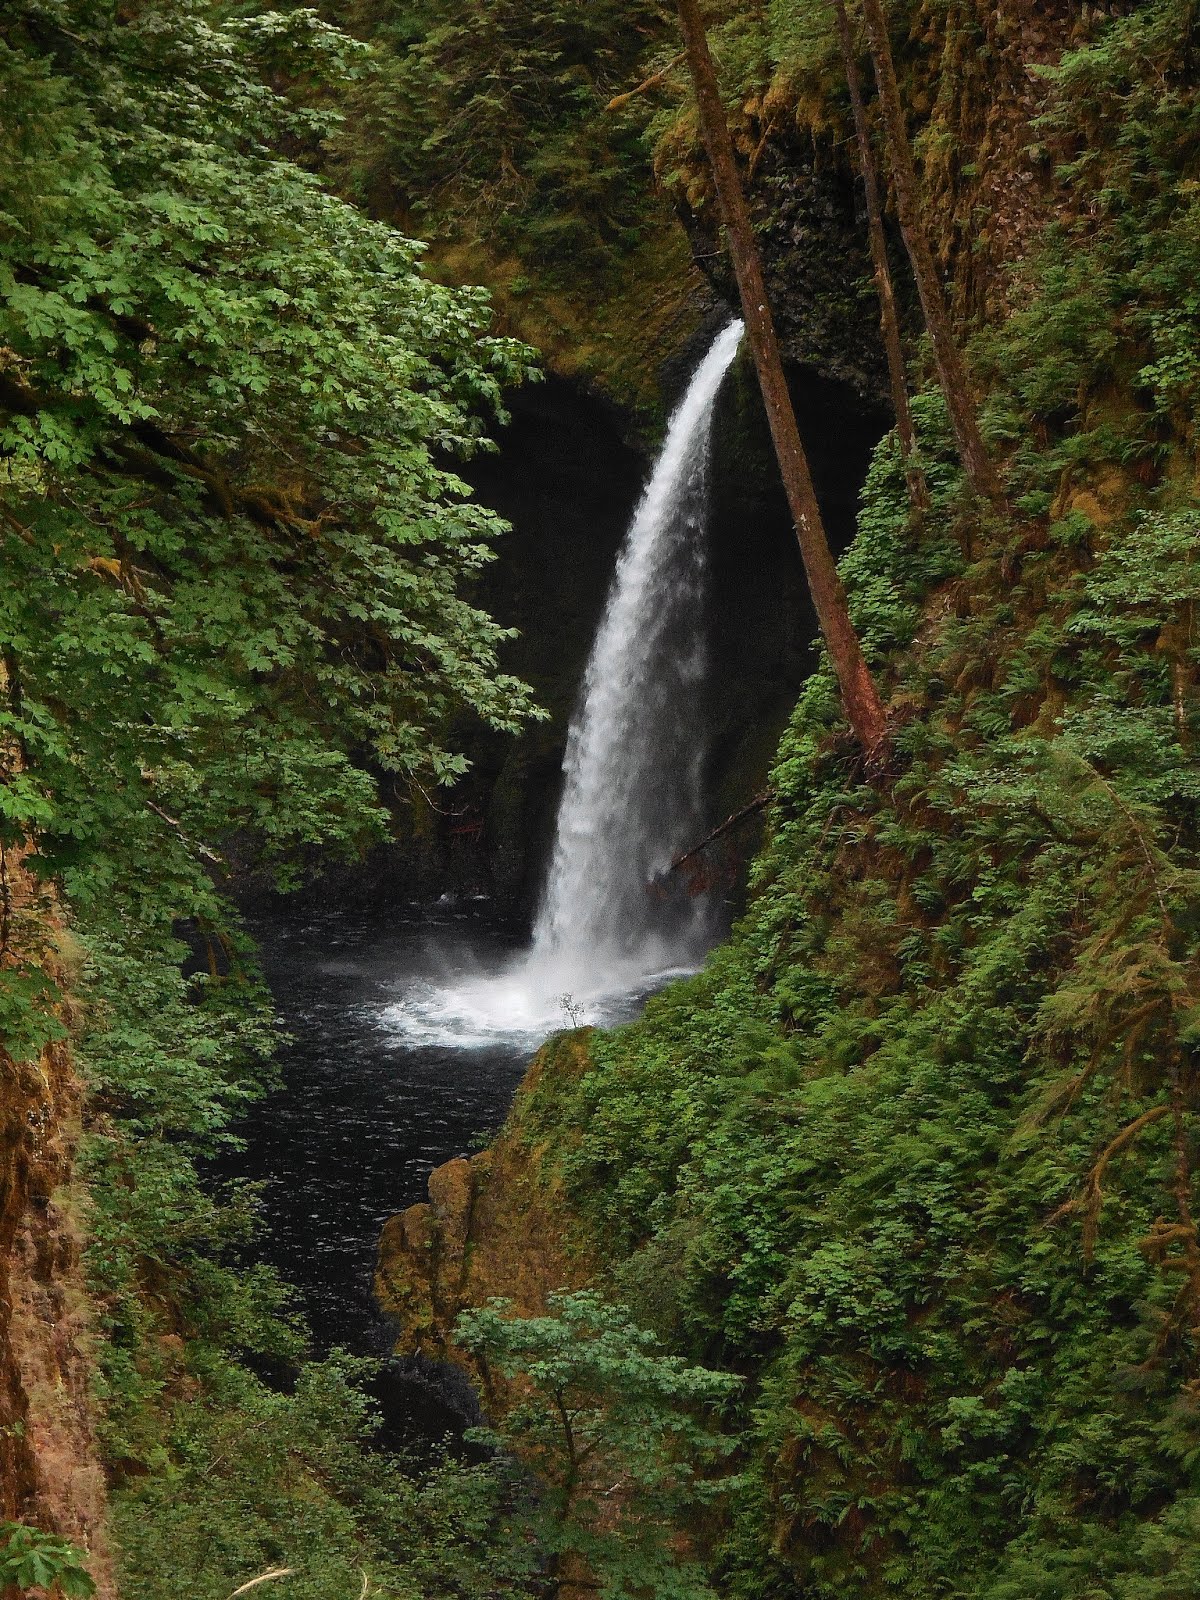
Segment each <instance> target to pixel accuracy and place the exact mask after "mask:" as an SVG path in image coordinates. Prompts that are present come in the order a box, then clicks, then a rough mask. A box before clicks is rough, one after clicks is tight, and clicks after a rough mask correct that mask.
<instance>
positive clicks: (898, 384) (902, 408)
mask: <svg viewBox="0 0 1200 1600" xmlns="http://www.w3.org/2000/svg"><path fill="white" fill-rule="evenodd" d="M834 15H835V17H836V20H837V33H838V44H839V45H840V47H841V51H842V61H843V64H844V66H845V71H846V87H847V88H848V89H849V91H850V108H851V111H852V112H853V114H854V137H855V140H856V142H857V144H858V162H859V168H860V170H861V172H862V180H863V192H864V195H865V198H866V203H867V232H868V234H869V236H870V240H871V264H872V266H873V267H874V269H875V290H876V293H877V294H878V296H879V325H880V330H881V332H882V334H883V347H884V350H885V351H886V352H887V363H888V377H889V379H890V382H891V390H892V410H893V411H894V412H895V415H896V432H897V434H898V435H899V438H900V450H901V452H902V454H903V456H904V476H905V480H906V481H907V483H908V494H909V499H910V500H911V501H912V504H913V507H914V509H915V510H917V511H928V510H929V487H928V485H927V484H926V482H925V474H924V473H923V472H922V471H921V466H920V462H919V461H918V459H917V435H916V429H915V428H914V427H913V419H912V408H911V407H910V405H909V403H908V383H907V381H906V378H905V372H904V347H903V345H902V344H901V342H900V317H899V314H898V312H897V310H896V295H895V291H894V289H893V287H892V271H891V267H890V266H889V265H888V257H887V238H886V235H885V234H884V231H883V206H882V204H881V202H880V195H879V180H878V178H877V177H876V174H875V157H874V155H873V154H872V152H871V140H870V135H869V133H868V131H867V113H866V107H865V106H864V104H863V93H862V80H861V79H860V78H859V75H858V62H857V60H856V59H855V54H854V37H853V35H852V33H851V31H850V19H849V17H848V16H847V15H846V6H845V0H835V5H834Z"/></svg>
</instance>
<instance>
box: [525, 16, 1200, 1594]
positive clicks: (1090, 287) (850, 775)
mask: <svg viewBox="0 0 1200 1600" xmlns="http://www.w3.org/2000/svg"><path fill="white" fill-rule="evenodd" d="M793 9H794V10H795V11H796V12H797V13H800V12H801V11H803V10H805V9H806V8H804V7H801V6H796V7H794V8H793ZM1196 28H1197V20H1196V17H1195V15H1194V11H1193V8H1191V7H1190V6H1187V5H1181V4H1178V3H1175V0H1161V3H1157V4H1151V5H1147V6H1143V7H1138V8H1136V10H1134V11H1133V12H1132V13H1131V14H1130V15H1128V16H1122V17H1118V18H1115V19H1111V20H1108V21H1106V22H1105V23H1103V24H1102V25H1099V26H1097V28H1096V30H1095V36H1094V38H1092V39H1091V40H1087V39H1084V40H1081V41H1080V42H1079V43H1078V44H1077V47H1076V48H1074V49H1072V50H1070V51H1069V52H1068V53H1067V54H1065V55H1064V57H1063V58H1062V60H1061V62H1060V63H1059V64H1058V65H1057V66H1056V67H1055V68H1054V69H1053V70H1051V71H1049V72H1048V73H1047V77H1048V79H1049V80H1050V85H1051V95H1050V98H1049V101H1048V108H1047V110H1046V112H1045V114H1044V115H1043V116H1042V118H1041V122H1040V127H1039V130H1038V131H1039V133H1040V136H1041V137H1042V138H1044V139H1045V140H1046V141H1047V146H1046V148H1048V149H1051V150H1053V152H1054V154H1055V156H1056V159H1057V160H1058V162H1059V183H1060V186H1061V187H1060V195H1061V205H1060V207H1059V215H1058V217H1057V218H1056V221H1055V224H1054V226H1053V227H1052V228H1051V229H1050V230H1049V232H1048V233H1047V234H1046V236H1045V239H1044V242H1043V243H1042V245H1041V246H1040V248H1039V249H1038V251H1037V253H1036V254H1035V256H1034V257H1033V258H1032V259H1031V260H1030V261H1028V262H1027V263H1026V264H1025V265H1024V267H1023V269H1022V277H1023V280H1024V281H1023V290H1024V293H1023V296H1022V299H1023V302H1024V303H1023V304H1022V305H1021V309H1020V310H1019V311H1018V312H1017V313H1016V314H1015V315H1014V316H1013V317H1011V318H1010V319H1009V320H1008V321H1006V322H1005V323H1004V324H1002V325H1001V326H998V327H995V328H992V329H990V330H989V331H988V332H987V333H986V334H985V335H983V336H981V337H980V339H979V340H978V342H977V347H976V350H975V355H976V358H977V363H978V364H979V365H980V367H981V368H986V370H987V371H988V372H989V375H990V378H991V382H992V391H991V394H990V398H989V402H988V407H987V412H986V422H987V427H988V431H989V433H990V435H991V438H992V440H993V441H994V442H995V443H997V444H999V445H1003V446H1006V447H1007V448H1008V450H1009V452H1010V472H1009V482H1010V489H1011V491H1012V492H1013V493H1014V495H1015V496H1016V499H1017V502H1018V515H1017V520H1016V523H1015V525H1013V526H1011V527H1010V526H1006V525H1005V524H1004V523H1003V522H998V521H995V520H991V521H983V522H981V521H980V519H979V516H978V511H977V510H972V508H970V506H969V505H968V504H967V503H966V502H965V501H964V500H963V498H962V494H961V485H960V480H959V476H958V473H957V470H956V469H954V468H953V467H952V466H951V458H950V456H949V454H948V450H947V445H948V441H947V439H946V437H945V420H944V416H943V415H942V408H941V405H940V402H935V401H934V400H933V399H932V398H931V397H930V396H928V395H926V396H923V397H922V398H921V400H920V403H919V411H920V416H919V425H920V428H921V435H922V438H923V439H924V440H925V441H926V444H927V446H928V445H929V444H930V442H931V441H934V442H936V441H937V440H938V439H939V437H940V438H941V440H942V453H941V455H940V459H939V461H937V462H935V463H933V470H932V472H931V483H932V486H933V487H934V490H935V509H934V513H933V514H932V515H931V516H930V517H929V518H928V519H926V521H925V523H924V525H923V526H922V527H921V528H920V530H919V532H915V531H914V529H913V527H912V526H911V524H910V519H909V514H908V507H907V499H906V494H905V486H904V482H903V478H902V474H901V471H900V464H899V461H898V459H897V457H896V455H895V452H894V447H893V445H892V443H891V441H885V442H884V444H883V445H882V446H881V447H880V450H879V452H878V453H877V457H876V461H875V464H874V467H873V469H872V473H871V477H870V480H869V482H868V484H867V488H866V491H865V495H864V502H863V512H862V516H861V518H860V525H859V535H858V539H857V542H856V544H855V546H854V548H853V550H852V551H851V552H850V554H849V556H848V557H847V559H846V561H845V563H844V571H845V576H846V579H847V583H848V585H849V586H850V589H851V600H852V609H853V610H854V613H855V616H856V619H857V622H858V624H859V627H860V628H861V630H862V631H863V633H864V635H865V638H866V640H867V643H868V646H869V649H870V653H871V655H872V659H873V661H874V663H875V664H876V666H877V667H878V669H879V670H880V672H881V673H883V674H884V675H885V676H886V678H887V680H888V682H889V685H890V697H891V702H892V705H893V707H895V708H896V713H897V732H896V746H897V759H896V763H895V770H894V773H893V776H892V778H891V780H890V781H889V782H888V783H887V784H885V785H883V786H880V785H872V784H868V783H866V782H865V781H864V778H863V775H862V772H861V770H860V768H859V765H858V763H857V761H856V758H855V755H854V752H853V749H852V747H850V746H848V745H847V744H846V742H845V737H844V734H843V732H842V728H841V718H840V714H839V711H838V707H837V702H836V697H835V688H834V684H833V680H832V677H831V675H830V674H829V673H828V670H827V669H826V670H823V671H822V672H820V673H818V674H817V675H816V676H815V677H814V679H813V680H812V682H811V683H810V685H809V686H808V688H807V690H806V692H805V694H804V696H803V698H802V700H801V703H800V705H799V707H798V708H797V712H796V715H795V718H794V720H793V724H792V728H791V731H790V732H789V734H788V736H787V737H786V739H785V741H784V744H783V746H782V748H781V750H780V753H779V758H778V762H777V765H776V768H775V772H774V777H773V788H774V793H775V796H776V806H775V821H774V827H773V831H772V837H771V839H770V842H769V845H768V847H767V849H766V851H765V853H764V855H763V857H762V858H761V860H760V862H759V864H758V867H757V895H756V898H755V900H754V902H753V905H752V907H751V910H750V912H749V914H748V916H747V917H746V919H745V920H744V922H743V923H742V924H741V925H740V927H739V928H738V929H737V930H736V931H735V934H734V937H733V939H732V941H731V942H730V944H729V945H728V946H727V947H726V948H725V949H723V950H722V951H720V952H719V953H718V954H717V956H716V957H715V958H714V959H713V961H712V962H711V963H710V967H709V969H708V971H707V972H706V973H705V974H704V975H703V976H702V977H700V978H698V979H696V980H694V981H693V982H692V983H690V984H687V985H682V986H679V987H677V988H675V989H674V990H672V991H671V992H670V993H669V994H667V995H664V996H663V997H661V998H659V999H658V1000H657V1001H655V1002H653V1003H652V1004H651V1006H650V1007H649V1008H648V1011H647V1014H646V1017H645V1019H644V1020H643V1021H642V1022H640V1023H638V1024H636V1025H634V1026H632V1027H630V1028H627V1029H624V1030H620V1031H618V1032H616V1033H612V1034H608V1035H602V1036H598V1037H597V1038H596V1040H595V1042H594V1045H593V1048H592V1066H591V1069H590V1070H589V1071H588V1072H587V1073H585V1074H584V1075H583V1076H582V1077H581V1078H579V1079H578V1080H577V1081H575V1082H573V1083H569V1084H564V1083H562V1082H561V1081H558V1082H553V1081H551V1082H548V1083H546V1084H545V1085H544V1087H543V1088H542V1089H541V1090H540V1091H539V1094H538V1097H537V1099H536V1103H535V1105H534V1106H533V1108H532V1109H531V1110H530V1111H529V1112H527V1114H526V1115H527V1119H528V1128H529V1134H530V1138H531V1140H532V1141H534V1143H535V1144H538V1145H539V1146H540V1145H541V1143H542V1141H544V1140H545V1139H547V1137H549V1138H550V1139H551V1141H552V1143H553V1147H554V1150H555V1155H554V1157H553V1160H554V1162H555V1164H556V1166H557V1167H558V1169H559V1170H560V1171H561V1172H562V1173H563V1174H564V1175H565V1176H566V1179H567V1181H568V1184H569V1188H570V1193H571V1195H572V1200H573V1205H574V1206H575V1208H576V1209H577V1213H578V1216H579V1218H580V1227H581V1229H582V1231H583V1233H584V1235H585V1237H586V1238H587V1239H588V1241H589V1242H590V1243H591V1244H592V1245H593V1247H598V1248H600V1249H601V1250H602V1251H603V1252H604V1254H605V1256H606V1259H607V1262H608V1266H607V1276H608V1279H609V1281H610V1283H611V1286H612V1290H613V1292H614V1293H616V1294H617V1295H619V1296H620V1298H622V1299H623V1300H624V1301H626V1302H627V1303H628V1304H629V1305H631V1307H632V1308H633V1311H634V1313H635V1315H637V1316H638V1317H639V1318H640V1320H642V1321H643V1322H645V1323H647V1324H649V1325H651V1326H654V1327H656V1328H657V1329H658V1331H659V1332H660V1334H661V1335H662V1336H663V1337H664V1338H665V1339H666V1340H667V1341H668V1343H669V1344H670V1345H671V1346H672V1347H673V1348H676V1349H679V1350H680V1351H682V1352H686V1353H688V1354H690V1355H691V1356H692V1357H693V1358H699V1359H703V1360H705V1361H706V1362H708V1363H709V1364H719V1365H723V1366H726V1367H728V1368H729V1369H731V1370H733V1371H736V1372H740V1373H742V1374H744V1375H745V1376H746V1377H747V1379H748V1380H749V1390H748V1399H747V1402H746V1404H745V1407H744V1410H743V1414H742V1420H743V1426H744V1430H745V1431H744V1435H743V1446H744V1452H745V1454H744V1458H743V1460H744V1466H745V1469H746V1470H745V1477H744V1486H743V1488H742V1490H741V1491H740V1494H739V1495H738V1496H737V1497H735V1498H734V1500H733V1502H732V1503H731V1505H730V1507H729V1510H728V1520H727V1522H726V1526H725V1530H724V1533H723V1535H721V1536H719V1537H718V1538H716V1539H715V1540H714V1542H713V1550H712V1571H713V1572H714V1574H715V1576H716V1581H717V1586H718V1588H719V1590H720V1592H722V1593H728V1594H730V1595H745V1596H751V1595H754V1596H761V1595H763V1594H764V1593H768V1594H778V1595H781V1596H782V1595H784V1594H792V1593H795V1592H796V1589H797V1587H799V1588H800V1589H801V1590H802V1591H803V1592H804V1593H805V1594H811V1595H828V1596H834V1595H855V1596H861V1595H864V1594H876V1593H884V1592H889V1593H902V1594H910V1595H914V1596H916V1595H921V1596H925V1595H934V1594H961V1595H971V1596H988V1597H990V1600H1001V1597H1003V1600H1017V1597H1020V1600H1029V1597H1037V1600H1068V1597H1076V1596H1080V1595H1085V1594H1086V1595H1088V1596H1109V1597H1118V1596H1119V1597H1121V1600H1133V1597H1135V1596H1136V1597H1137V1600H1151V1597H1154V1600H1159V1597H1162V1600H1166V1597H1168V1596H1170V1597H1175V1596H1183V1595H1187V1594H1190V1593H1192V1592H1194V1591H1195V1589H1196V1587H1197V1584H1198V1583H1200V1477H1198V1472H1200V1408H1198V1405H1197V1387H1196V1386H1197V1377H1198V1369H1197V1360H1198V1356H1200V1352H1198V1349H1197V1337H1198V1334H1197V1329H1198V1328H1200V1238H1198V1235H1197V1228H1196V1222H1195V1205H1196V1182H1195V1159H1196V1135H1197V1111H1198V1106H1197V1088H1198V1079H1197V1073H1196V1061H1195V1047H1196V1031H1195V1030H1196V1017H1197V1015H1198V1013H1197V1011H1196V1004H1197V998H1198V996H1197V984H1196V977H1197V968H1196V956H1197V943H1196V941H1197V923H1196V903H1197V901H1196V896H1197V889H1198V888H1200V878H1198V877H1197V867H1198V865H1200V863H1198V861H1197V849H1196V842H1197V817H1196V804H1197V800H1198V799H1200V788H1198V785H1197V775H1196V767H1195V756H1194V748H1195V740H1196V737H1197V710H1196V685H1197V665H1198V657H1197V652H1196V640H1195V624H1194V612H1195V604H1196V600H1197V597H1198V596H1200V589H1198V587H1197V584H1198V578H1197V569H1196V551H1197V548H1198V545H1197V534H1198V532H1200V515H1198V512H1197V503H1196V495H1195V482H1194V471H1195V447H1196V431H1195V430H1196V413H1195V396H1196V373H1197V361H1198V359H1200V344H1198V343H1197V338H1196V331H1197V330H1196V328H1195V324H1194V316H1195V307H1194V290H1193V287H1192V285H1194V250H1195V239H1196V230H1195V225H1194V218H1193V217H1192V210H1191V208H1192V203H1193V202H1192V191H1193V188H1194V183H1195V176H1196V170H1197V169H1196V160H1197V142H1196V117H1197V110H1196V106H1197V99H1196V84H1195V76H1194V53H1195V49H1196V46H1197V42H1198V40H1197V32H1196ZM1118 108H1119V111H1118Z"/></svg>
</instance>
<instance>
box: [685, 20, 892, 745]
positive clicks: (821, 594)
mask: <svg viewBox="0 0 1200 1600" xmlns="http://www.w3.org/2000/svg"><path fill="white" fill-rule="evenodd" d="M678 7H679V21H680V24H681V26H682V29H683V39H684V43H685V45H686V46H687V55H688V66H689V68H690V69H691V74H692V79H693V82H694V84H695V88H696V104H697V106H698V108H699V112H700V131H701V134H702V136H703V139H704V144H705V148H706V149H707V151H708V159H709V164H710V166H711V167H712V174H713V181H714V184H715V186H716V190H717V198H718V200H719V202H720V206H721V212H722V215H723V217H724V221H725V228H726V232H727V234H728V237H729V253H730V255H731V256H732V258H733V267H734V272H735V274H736V275H737V284H738V291H739V293H740V295H741V300H742V310H743V313H744V315H745V319H746V331H747V333H748V334H749V337H750V348H751V350H752V351H753V354H754V364H755V366H756V367H757V369H758V381H759V385H760V387H761V389H762V396H763V404H764V405H765V407H766V412H767V420H768V422H769V423H770V426H771V437H772V439H773V440H774V442H775V454H776V456H777V457H778V459H779V471H780V475H781V476H782V478H783V486H784V489H785V490H786V491H787V497H788V505H789V507H790V508H791V513H792V519H793V521H794V523H795V525H796V539H797V541H798V542H799V545H800V554H801V556H802V558H803V560H804V570H805V573H806V574H807V577H808V586H809V590H810V592H811V594H812V600H813V607H814V609H815V610H816V613H817V621H818V623H819V624H820V628H821V632H822V634H823V635H824V639H825V644H826V647H827V649H828V650H829V658H830V660H831V661H832V663H833V669H834V672H835V673H836V674H837V680H838V686H839V688H840V690H841V696H842V704H843V706H844V707H845V711H846V716H847V717H848V718H849V721H850V726H851V727H852V728H853V730H854V733H855V736H856V737H857V739H858V742H859V743H860V744H861V745H862V748H863V752H864V754H865V755H866V757H867V759H868V761H871V762H879V761H881V760H882V758H883V753H884V749H885V746H886V741H887V719H886V717H885V715H884V710H883V704H882V702H881V700H880V698H879V691H878V690H877V689H876V687H875V682H874V680H873V679H872V677H871V674H870V671H869V669H868V667H867V663H866V661H865V659H864V657H863V653H862V647H861V645H860V644H859V642H858V635H857V634H856V633H855V631H854V627H853V624H852V623H851V621H850V613H849V610H848V609H847V606H846V592H845V590H844V589H843V587H842V582H841V579H840V578H839V577H838V574H837V568H836V567H835V565H834V562H833V556H832V555H831V553H830V550H829V541H828V539H827V538H826V536H825V525H824V523H823V521H822V519H821V512H820V508H819V507H818V505H817V497H816V494H815V493H814V491H813V485H812V474H811V473H810V472H809V468H808V458H807V457H806V456H805V454H804V446H803V444H802V443H801V442H800V431H799V429H798V428H797V426H796V416H795V412H794V411H793V410H792V400H791V396H790V395H789V394H788V388H787V381H786V379H785V377H784V373H783V362H782V360H781V359H780V355H779V341H778V339H777V338H776V335H775V323H774V320H773V318H772V316H771V308H770V305H769V304H768V301H767V290H766V285H765V283H764V281H763V273H762V263H761V262H760V260H759V255H758V244H757V242H756V240H755V238H754V231H753V229H752V228H751V225H750V213H749V210H748V209H747V206H746V198H745V195H744V194H743V193H742V184H741V179H740V177H739V175H738V169H737V161H736V159H735V157H734V153H733V141H732V139H731V138H730V136H729V126H728V124H727V122H726V120H725V108H724V106H723V105H722V103H721V96H720V92H719V90H718V88H717V78H716V72H715V71H714V69H713V63H712V57H711V55H710V54H709V50H708V39H707V36H706V34H705V31H704V23H703V21H702V20H701V17H700V9H699V4H698V0H678Z"/></svg>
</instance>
